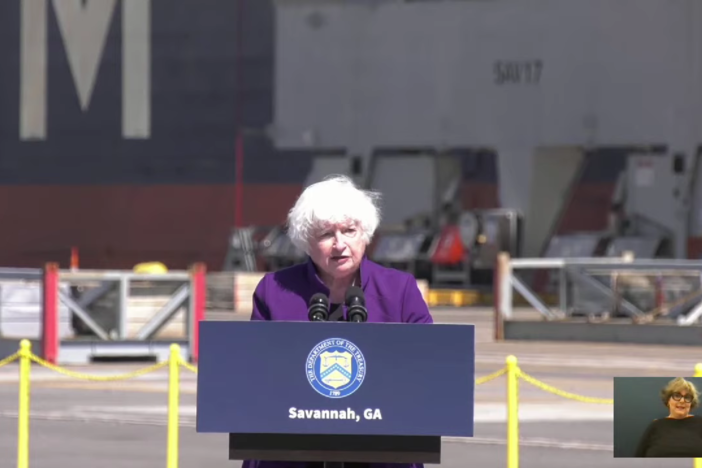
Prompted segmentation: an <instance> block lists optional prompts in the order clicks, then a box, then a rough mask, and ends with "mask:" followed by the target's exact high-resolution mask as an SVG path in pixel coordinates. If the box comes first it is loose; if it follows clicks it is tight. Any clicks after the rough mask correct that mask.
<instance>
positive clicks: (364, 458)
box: [196, 321, 475, 463]
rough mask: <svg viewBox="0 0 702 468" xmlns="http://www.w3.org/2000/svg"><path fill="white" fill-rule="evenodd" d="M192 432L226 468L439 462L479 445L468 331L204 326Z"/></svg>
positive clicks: (319, 325)
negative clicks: (446, 442) (246, 463)
mask: <svg viewBox="0 0 702 468" xmlns="http://www.w3.org/2000/svg"><path fill="white" fill-rule="evenodd" d="M200 337H201V338H200V357H199V363H198V381H197V386H198V391H197V422H196V430H197V432H203V433H225V434H229V459H230V460H246V459H250V460H268V461H305V462H328V463H333V462H342V463H343V462H349V463H352V462H365V463H393V462H394V463H440V461H441V436H454V437H472V436H473V410H474V389H475V329H474V326H473V325H439V324H402V323H347V322H261V321H252V322H201V324H200Z"/></svg>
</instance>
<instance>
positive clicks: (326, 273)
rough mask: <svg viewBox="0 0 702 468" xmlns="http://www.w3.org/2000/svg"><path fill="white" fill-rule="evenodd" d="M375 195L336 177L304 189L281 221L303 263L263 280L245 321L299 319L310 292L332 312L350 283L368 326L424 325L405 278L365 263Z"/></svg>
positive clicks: (424, 311) (425, 316) (375, 217)
mask: <svg viewBox="0 0 702 468" xmlns="http://www.w3.org/2000/svg"><path fill="white" fill-rule="evenodd" d="M378 197H379V196H378V194H377V193H374V192H370V191H364V190H360V189H359V188H357V187H356V186H355V185H354V184H353V182H351V180H350V179H348V178H346V177H343V176H337V177H333V178H329V179H326V180H324V181H322V182H318V183H316V184H313V185H310V186H309V187H307V189H306V190H305V191H304V192H303V193H302V195H300V198H299V199H298V200H297V202H296V203H295V206H294V207H293V208H292V209H291V210H290V213H289V217H288V235H289V236H290V239H291V240H292V242H293V243H294V244H295V245H296V246H297V247H298V248H300V249H301V250H303V251H304V252H305V253H307V255H308V259H307V262H306V263H302V264H299V265H294V266H292V267H289V268H285V269H283V270H280V271H277V272H273V273H268V274H266V275H265V276H264V277H263V279H262V280H261V282H260V283H259V284H258V286H257V287H256V291H255V292H254V297H253V313H252V316H251V319H252V320H288V321H290V320H301V321H302V320H305V321H306V320H308V317H307V308H308V303H309V300H310V298H312V296H313V295H314V294H316V293H323V294H325V295H326V296H328V297H329V302H330V303H331V304H332V306H331V309H332V310H333V309H334V308H336V307H338V305H339V304H343V302H344V298H345V296H346V293H347V291H348V289H349V288H350V287H352V286H356V287H360V288H361V289H362V290H363V293H364V296H365V300H366V308H367V310H368V319H367V321H368V322H406V323H432V318H431V315H430V314H429V309H428V308H427V305H426V303H425V301H424V299H423V297H422V295H421V293H420V291H419V288H418V287H417V281H416V279H415V278H414V277H413V276H412V275H410V274H408V273H404V272H401V271H398V270H394V269H390V268H385V267H382V266H380V265H378V264H377V263H374V262H372V261H370V260H368V259H367V258H366V247H367V246H368V244H369V243H370V241H371V239H372V238H373V234H374V232H375V230H376V228H377V227H378V224H379V222H380V212H379V209H378V206H377V200H378ZM344 313H345V312H344ZM340 318H346V317H345V316H344V317H340Z"/></svg>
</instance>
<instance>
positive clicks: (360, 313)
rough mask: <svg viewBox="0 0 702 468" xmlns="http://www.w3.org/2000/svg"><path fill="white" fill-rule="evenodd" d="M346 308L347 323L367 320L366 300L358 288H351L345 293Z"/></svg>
mask: <svg viewBox="0 0 702 468" xmlns="http://www.w3.org/2000/svg"><path fill="white" fill-rule="evenodd" d="M346 306H347V307H348V308H349V310H348V312H347V316H348V321H349V322H356V323H360V322H365V321H366V320H368V311H367V310H366V299H365V296H364V294H363V290H362V289H361V288H359V287H358V286H351V287H350V288H349V290H348V291H346Z"/></svg>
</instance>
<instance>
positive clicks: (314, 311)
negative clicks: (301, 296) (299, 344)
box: [307, 293, 329, 322]
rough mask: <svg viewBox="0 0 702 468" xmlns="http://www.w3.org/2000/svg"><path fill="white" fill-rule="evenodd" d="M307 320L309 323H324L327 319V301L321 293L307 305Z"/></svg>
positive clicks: (313, 297)
mask: <svg viewBox="0 0 702 468" xmlns="http://www.w3.org/2000/svg"><path fill="white" fill-rule="evenodd" d="M307 318H308V319H309V320H310V322H326V321H327V319H328V318H329V299H328V298H327V296H325V295H324V294H322V293H317V294H315V295H314V296H312V297H311V298H310V302H309V303H308V304H307Z"/></svg>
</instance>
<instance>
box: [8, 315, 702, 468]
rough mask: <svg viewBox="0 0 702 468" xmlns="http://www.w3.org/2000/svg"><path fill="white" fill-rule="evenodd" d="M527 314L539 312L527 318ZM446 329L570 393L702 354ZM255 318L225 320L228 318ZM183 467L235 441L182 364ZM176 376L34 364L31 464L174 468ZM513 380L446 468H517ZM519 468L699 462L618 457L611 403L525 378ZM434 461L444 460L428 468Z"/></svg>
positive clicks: (454, 444)
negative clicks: (171, 384)
mask: <svg viewBox="0 0 702 468" xmlns="http://www.w3.org/2000/svg"><path fill="white" fill-rule="evenodd" d="M520 313H521V314H523V315H524V316H526V315H528V314H532V312H529V311H522V312H520ZM434 317H435V321H436V322H439V323H474V324H475V325H476V331H477V334H476V337H477V343H476V369H477V375H478V376H482V375H487V374H490V373H492V372H494V371H496V370H498V369H500V368H501V367H502V366H503V365H504V360H505V357H506V356H507V355H509V354H513V355H515V356H517V358H518V360H519V364H520V366H521V368H522V369H523V370H524V371H525V372H526V373H528V374H529V375H532V376H534V377H535V378H537V379H539V380H542V381H544V382H545V383H547V384H550V385H553V386H555V387H557V388H559V389H562V390H566V391H570V392H574V393H577V394H582V395H585V396H592V397H600V398H612V393H613V386H612V377H614V376H664V377H671V376H678V375H692V374H693V371H694V365H695V364H696V363H697V362H702V347H700V348H694V347H672V346H633V345H615V344H589V343H588V344H585V343H536V342H507V343H504V342H503V343H495V342H493V340H492V316H491V313H490V311H489V310H487V309H470V310H436V311H434ZM244 318H245V317H238V316H227V315H226V314H224V315H222V316H219V317H218V319H244ZM140 367H143V364H141V365H131V364H129V365H126V364H111V365H110V364H100V365H91V366H85V367H73V368H72V369H74V370H78V371H81V372H87V373H90V374H93V375H107V374H115V373H122V372H127V371H129V370H134V369H137V368H140ZM182 372H183V373H182V379H181V381H182V389H181V390H182V395H181V418H180V424H181V434H180V466H181V467H203V468H204V467H207V468H216V467H236V466H240V462H236V461H229V460H227V438H226V436H224V435H212V434H198V433H196V432H195V398H196V383H195V375H194V374H192V373H190V372H189V371H187V370H185V369H183V371H182ZM17 375H18V369H17V365H16V364H10V365H8V366H5V367H3V368H0V453H1V454H2V455H0V468H4V467H14V466H16V458H15V457H16V443H17V438H16V437H17V399H18V396H17ZM166 392H167V373H166V371H165V370H162V371H158V372H156V373H153V374H149V375H146V376H143V377H140V378H137V379H134V380H130V381H126V382H107V383H104V382H91V381H81V380H74V379H70V378H67V377H64V376H62V375H60V374H57V373H55V372H53V371H50V370H46V369H43V368H40V367H38V366H33V368H32V395H31V423H30V426H31V427H30V467H32V468H49V467H51V468H63V467H71V468H100V467H103V466H104V467H130V468H147V467H149V468H150V467H163V466H165V463H166V408H167V393H166ZM505 396H506V392H505V380H504V377H501V378H498V379H496V380H493V381H491V382H488V383H485V384H482V385H479V386H477V387H476V398H475V400H476V405H475V437H473V438H465V439H463V438H461V439H450V438H447V439H444V441H443V455H442V463H441V465H440V466H442V467H449V468H458V467H473V466H479V467H500V468H503V467H505V466H506V446H505V444H506V437H505V436H506V424H505V421H506V406H505ZM519 396H520V465H519V466H520V467H534V468H536V467H539V468H552V467H553V468H556V467H558V468H561V467H566V466H567V467H570V468H576V467H594V466H597V467H598V468H609V467H689V468H691V467H692V466H693V462H692V460H672V459H671V460H645V459H644V460H642V459H636V460H634V459H615V458H613V450H612V406H611V405H608V404H591V403H581V402H578V401H574V400H570V399H566V398H562V397H560V396H556V395H553V394H551V393H547V392H545V391H543V390H541V389H539V388H536V387H534V386H532V385H530V384H528V383H526V382H522V383H520V394H519ZM429 466H433V465H429Z"/></svg>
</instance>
